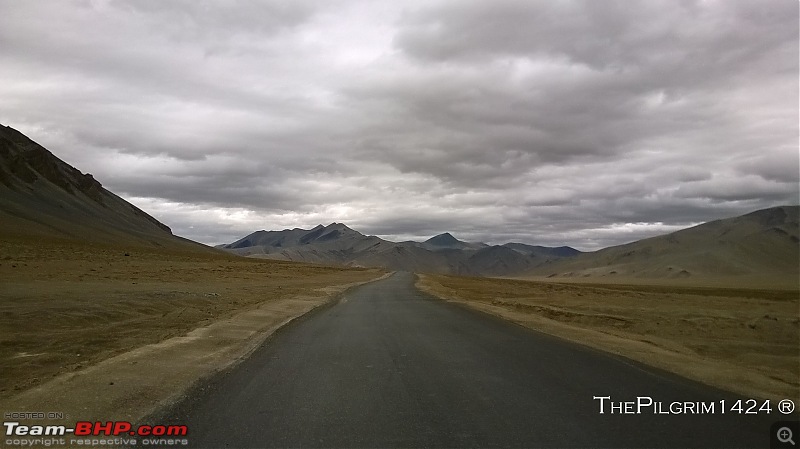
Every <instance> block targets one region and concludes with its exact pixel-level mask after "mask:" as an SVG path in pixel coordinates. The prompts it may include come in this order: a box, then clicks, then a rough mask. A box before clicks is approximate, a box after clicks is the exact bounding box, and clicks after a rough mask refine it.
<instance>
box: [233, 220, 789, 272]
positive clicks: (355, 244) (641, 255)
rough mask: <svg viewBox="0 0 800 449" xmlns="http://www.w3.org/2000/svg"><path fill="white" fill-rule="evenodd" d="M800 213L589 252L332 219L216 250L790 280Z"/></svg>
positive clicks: (372, 262) (363, 262)
mask: <svg viewBox="0 0 800 449" xmlns="http://www.w3.org/2000/svg"><path fill="white" fill-rule="evenodd" d="M798 211H800V206H793V205H792V206H777V207H773V208H767V209H761V210H757V211H753V212H750V213H748V214H745V215H741V216H738V217H732V218H726V219H721V220H713V221H710V222H707V223H703V224H700V225H697V226H693V227H690V228H686V229H683V230H679V231H676V232H673V233H669V234H664V235H660V236H655V237H650V238H647V239H642V240H639V241H636V242H631V243H626V244H623V245H616V246H612V247H608V248H603V249H600V250H597V251H592V252H581V251H578V250H576V249H574V248H572V247H569V246H560V247H545V246H538V245H528V244H523V243H514V242H512V243H505V244H503V245H487V244H485V243H468V242H463V241H460V240H458V239H457V238H455V237H454V236H453V235H452V234H451V233H449V232H444V233H441V234H438V235H436V236H433V237H431V238H429V239H427V240H425V241H423V242H414V241H406V242H399V243H395V242H390V241H388V240H383V239H381V238H379V237H376V236H365V235H363V234H361V233H360V232H358V231H355V230H353V229H350V228H348V227H346V226H345V225H341V226H343V227H344V228H345V229H346V230H347V232H346V233H343V234H342V235H339V234H338V233H337V234H333V229H332V228H331V227H332V226H333V225H337V223H331V224H330V225H328V226H323V225H318V226H316V227H315V228H313V229H311V230H304V229H299V228H295V229H293V230H291V231H290V230H284V231H259V232H266V233H267V234H266V235H270V236H272V237H273V238H275V237H278V236H282V238H283V240H282V242H284V243H285V242H286V238H287V237H288V235H289V234H287V233H290V234H291V235H295V236H299V235H307V234H311V235H310V237H307V238H305V239H304V240H303V242H302V245H298V244H296V243H295V244H292V243H290V244H289V245H288V246H287V245H285V244H283V245H274V244H273V245H271V246H270V245H268V246H263V245H258V244H255V243H254V241H252V240H253V238H252V236H254V235H255V234H258V233H253V234H250V235H248V236H246V237H244V238H242V239H240V240H238V241H237V242H234V243H232V244H229V245H221V247H222V248H225V249H226V250H228V251H233V252H236V253H237V254H240V255H247V256H251V257H265V258H274V259H282V260H299V261H306V262H315V263H332V264H344V265H350V266H365V267H383V268H387V269H393V270H407V271H423V272H431V273H441V274H456V275H469V276H499V277H508V276H511V277H521V278H541V277H547V278H550V279H575V278H584V279H602V280H608V279H611V278H614V277H616V278H626V277H627V278H631V277H634V278H643V279H648V278H649V279H684V278H692V277H694V278H698V277H700V278H702V277H709V276H716V277H721V278H724V277H735V276H751V277H758V276H762V277H765V278H767V277H769V278H770V279H771V278H776V279H780V280H781V281H782V282H784V281H785V282H788V283H791V282H792V279H791V277H792V275H793V274H792V273H794V276H795V278H796V275H797V273H798V267H797V266H798V264H799V263H800V254H798V252H799V251H800V246H798V242H800V238H798ZM712 231H713V232H712ZM714 232H716V234H715V233H714ZM326 237H327V238H326ZM295 238H299V237H295ZM244 241H246V242H247V245H243V244H242V242H244ZM715 242H716V243H715ZM237 244H238V245H239V246H238V247H237ZM785 282H784V283H785Z"/></svg>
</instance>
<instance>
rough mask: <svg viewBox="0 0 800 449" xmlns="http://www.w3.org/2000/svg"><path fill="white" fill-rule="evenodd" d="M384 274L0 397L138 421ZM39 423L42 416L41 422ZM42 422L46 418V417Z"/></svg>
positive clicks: (9, 406) (80, 416)
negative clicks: (305, 317) (301, 319)
mask: <svg viewBox="0 0 800 449" xmlns="http://www.w3.org/2000/svg"><path fill="white" fill-rule="evenodd" d="M386 276H389V274H386V275H383V276H380V277H378V278H375V279H372V280H369V281H362V282H354V283H349V284H343V285H335V286H330V287H325V288H323V289H319V290H320V293H323V295H322V296H297V297H293V298H286V299H280V300H272V301H266V302H264V303H263V304H261V305H259V306H258V307H256V308H254V309H251V310H247V311H244V312H241V313H238V314H235V315H233V316H231V317H228V318H225V319H221V320H219V321H215V322H213V323H211V324H208V325H205V326H202V327H199V328H196V329H194V330H192V331H191V332H189V333H188V334H186V335H183V336H177V337H172V338H169V339H167V340H165V341H161V342H159V343H155V344H149V345H146V346H143V347H140V348H136V349H134V350H131V351H128V352H125V353H122V354H120V355H117V356H115V357H112V358H109V359H107V360H104V361H102V362H100V363H97V364H95V365H93V366H90V367H87V368H85V369H83V370H80V371H77V372H73V373H67V374H64V375H61V376H59V377H56V378H54V379H52V380H50V381H48V382H46V383H44V384H42V385H39V386H36V387H34V388H32V389H29V390H26V391H24V392H22V393H20V394H18V395H16V396H13V397H10V398H8V399H7V400H4V401H3V402H2V403H0V410H3V411H4V412H12V411H13V412H33V411H38V412H52V411H57V412H60V413H63V414H64V419H63V420H62V421H61V422H59V423H60V424H63V423H64V422H74V421H76V420H81V421H95V420H97V421H108V420H118V421H119V420H124V421H137V420H139V419H140V418H142V417H143V416H146V415H148V414H150V413H152V412H153V411H154V410H156V409H158V408H160V407H162V406H164V405H167V404H169V403H171V402H172V401H175V400H177V399H178V398H180V397H181V395H182V394H183V393H184V392H185V391H187V390H188V389H189V388H190V387H191V386H193V385H194V384H196V383H197V382H200V381H202V379H204V378H206V377H208V376H210V375H212V374H214V373H216V372H218V371H220V370H223V369H225V368H228V367H230V366H231V365H233V364H236V363H237V362H238V361H241V360H243V359H244V358H246V357H247V356H248V355H249V354H250V353H251V352H252V351H253V350H254V349H255V348H257V347H258V346H259V345H260V344H262V343H263V342H264V341H265V340H266V339H267V338H268V337H269V336H270V335H271V334H272V333H274V332H275V331H276V330H277V329H279V328H280V327H282V326H284V325H285V324H287V323H289V322H290V321H292V320H293V319H295V318H297V317H299V316H301V315H303V314H305V313H308V312H309V311H311V310H313V309H315V308H316V307H319V306H321V305H324V304H326V303H329V302H330V301H334V300H336V299H337V298H338V297H340V296H341V294H342V293H344V292H345V291H346V290H348V289H350V288H353V287H356V286H358V285H363V284H365V283H368V282H374V281H376V280H379V279H383V278H385V277H386ZM38 423H40V422H37V424H38ZM41 424H47V422H46V421H42V422H41Z"/></svg>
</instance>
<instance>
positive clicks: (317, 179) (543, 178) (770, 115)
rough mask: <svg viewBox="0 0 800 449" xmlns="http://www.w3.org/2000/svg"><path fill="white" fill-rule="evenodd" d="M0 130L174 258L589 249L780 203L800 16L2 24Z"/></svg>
mask: <svg viewBox="0 0 800 449" xmlns="http://www.w3.org/2000/svg"><path fill="white" fill-rule="evenodd" d="M0 11H2V14H0V49H2V50H0V98H2V99H3V101H2V102H0V123H3V124H5V125H9V126H13V127H15V128H17V129H19V130H20V131H22V132H24V133H26V134H28V135H29V136H30V137H31V138H33V139H34V140H37V141H38V142H39V143H41V144H43V145H44V146H46V147H47V148H49V149H50V150H51V151H53V152H54V153H55V154H56V155H58V156H59V157H61V158H62V159H64V160H66V161H67V162H69V163H71V164H73V165H75V166H76V167H78V168H79V169H81V170H83V171H89V172H91V173H93V174H94V175H95V177H96V178H97V179H98V180H100V181H101V182H102V183H103V184H104V185H105V186H106V187H107V188H109V189H110V190H112V191H114V192H116V193H118V194H120V195H122V196H123V197H125V198H127V199H129V200H131V201H133V202H134V203H135V204H137V205H138V206H140V207H142V208H143V209H145V210H147V211H148V212H150V213H152V214H153V215H154V216H156V217H157V218H158V219H160V220H162V221H163V222H165V223H167V224H168V225H170V226H171V227H172V228H173V230H174V231H175V232H176V233H177V234H180V235H184V236H186V237H189V238H193V239H196V240H199V241H202V242H205V243H211V244H216V243H222V242H230V241H233V240H235V239H236V238H238V237H241V236H242V235H244V234H247V233H249V232H252V231H254V230H257V229H283V228H292V227H311V226H313V225H315V224H318V223H329V222H332V221H338V222H345V223H347V224H348V225H350V226H351V227H353V228H354V229H357V230H360V231H362V232H365V233H369V234H377V235H381V236H384V237H387V238H390V239H408V238H414V239H419V238H427V237H430V236H431V235H434V234H438V233H440V232H445V231H450V232H452V233H454V234H455V235H456V236H457V237H459V238H461V239H466V240H481V241H486V242H490V243H499V242H505V241H510V240H513V241H520V242H525V243H535V244H546V245H561V244H567V245H572V246H575V247H577V248H580V249H596V248H599V247H603V246H608V245H612V244H618V243H623V242H627V241H632V240H636V239H639V238H642V237H645V236H650V235H655V234H659V233H663V232H667V231H671V230H675V229H678V228H681V227H685V226H687V225H690V224H694V223H698V222H702V221H707V220H710V219H714V218H721V217H726V216H732V215H736V214H740V213H744V212H748V211H751V210H755V209H758V208H763V207H769V206H773V205H778V204H787V203H794V204H796V203H798V201H800V200H799V199H798V177H799V176H798V173H799V172H800V162H799V161H798V134H799V132H800V131H799V130H798V123H799V122H800V117H799V116H798V115H799V114H798V102H797V98H798V73H799V69H798V57H797V55H798V52H799V51H800V48H799V47H798V3H797V2H791V1H781V0H768V1H765V2H752V1H728V0H726V1H681V2H676V1H673V0H669V1H646V2H644V1H643V2H630V1H614V0H603V1H600V2H598V1H594V0H591V1H590V0H586V1H552V0H541V1H532V0H498V1H478V0H459V1H455V0H453V1H409V2H373V1H350V0H337V1H326V2H315V1H291V2H284V1H259V2H254V1H235V0H228V1H213V2H212V1H196V0H195V1H188V0H187V1H174V2H161V1H156V0H152V1H141V0H106V1H101V0H91V1H90V0H75V1H64V2H46V1H43V0H42V1H38V0H32V1H26V2H17V1H13V0H0Z"/></svg>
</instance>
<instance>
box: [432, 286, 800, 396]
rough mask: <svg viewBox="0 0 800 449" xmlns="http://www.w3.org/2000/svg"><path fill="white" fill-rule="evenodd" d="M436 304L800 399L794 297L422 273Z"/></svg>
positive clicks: (799, 319)
mask: <svg viewBox="0 0 800 449" xmlns="http://www.w3.org/2000/svg"><path fill="white" fill-rule="evenodd" d="M418 286H419V287H420V288H421V289H422V290H424V291H427V292H428V293H431V294H433V295H435V296H438V297H440V298H442V299H446V300H451V301H458V302H462V303H464V304H466V305H469V306H471V307H474V308H476V309H479V310H482V311H484V312H488V313H491V314H494V315H498V316H501V317H504V318H507V319H509V320H512V321H515V322H517V323H519V324H522V325H524V326H527V327H530V328H533V329H537V330H540V331H543V332H546V333H549V334H552V335H556V336H559V337H562V338H565V339H569V340H572V341H575V342H578V343H581V344H584V345H588V346H592V347H595V348H598V349H602V350H604V351H608V352H612V353H616V354H620V355H623V356H626V357H629V358H631V359H634V360H638V361H640V362H643V363H646V364H649V365H651V366H655V367H658V368H662V369H665V370H669V371H672V372H675V373H677V374H680V375H682V376H685V377H689V378H692V379H695V380H699V381H701V382H704V383H707V384H710V385H714V386H717V387H720V388H723V389H727V390H729V391H734V392H738V393H741V394H746V395H752V396H757V397H762V398H784V397H789V398H798V397H800V299H799V298H800V295H799V294H798V291H797V290H791V291H790V290H774V291H773V290H763V289H760V290H755V289H742V288H739V289H724V288H703V287H669V286H664V285H659V286H641V285H577V284H571V285H567V284H559V283H547V282H532V281H520V280H508V279H485V278H465V277H455V276H440V275H421V276H420V280H419V282H418Z"/></svg>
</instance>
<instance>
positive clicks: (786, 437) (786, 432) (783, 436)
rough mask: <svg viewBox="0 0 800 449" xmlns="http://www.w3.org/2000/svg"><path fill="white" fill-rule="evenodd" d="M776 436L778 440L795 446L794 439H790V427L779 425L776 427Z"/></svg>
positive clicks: (791, 435)
mask: <svg viewBox="0 0 800 449" xmlns="http://www.w3.org/2000/svg"><path fill="white" fill-rule="evenodd" d="M776 436H777V437H778V441H780V442H781V443H784V444H785V443H791V444H792V446H795V444H794V440H793V439H792V437H793V434H792V429H790V428H788V427H781V428H780V429H778V433H777V434H776Z"/></svg>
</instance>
